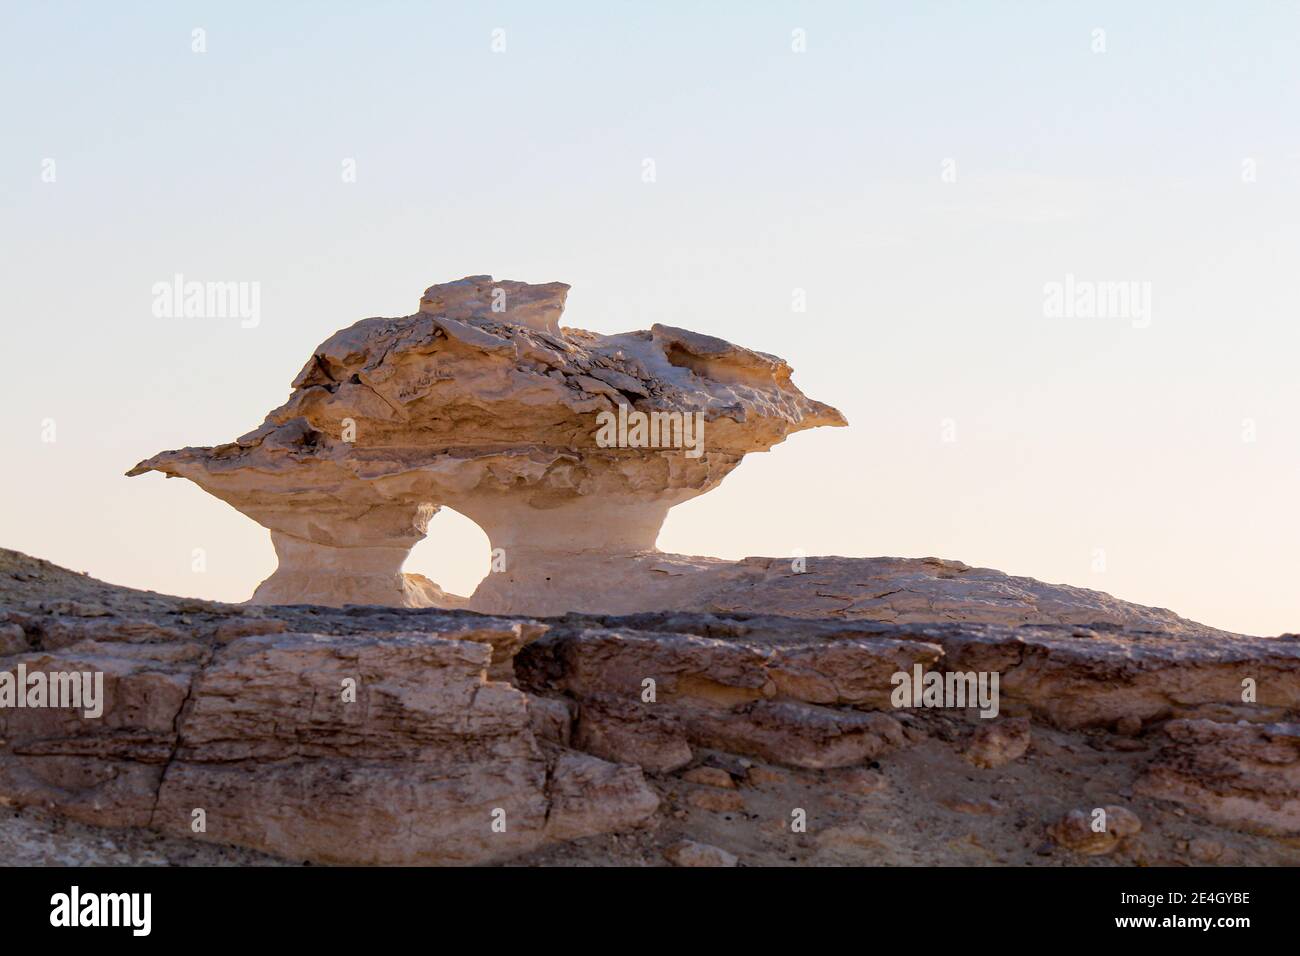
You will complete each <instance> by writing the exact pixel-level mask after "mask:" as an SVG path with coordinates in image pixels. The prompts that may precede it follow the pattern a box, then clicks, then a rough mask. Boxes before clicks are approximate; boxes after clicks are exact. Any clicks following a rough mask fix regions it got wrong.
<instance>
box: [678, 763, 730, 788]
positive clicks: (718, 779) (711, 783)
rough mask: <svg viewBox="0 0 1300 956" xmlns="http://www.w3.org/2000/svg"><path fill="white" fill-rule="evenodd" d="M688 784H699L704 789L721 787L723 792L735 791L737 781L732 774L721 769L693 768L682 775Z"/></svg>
mask: <svg viewBox="0 0 1300 956" xmlns="http://www.w3.org/2000/svg"><path fill="white" fill-rule="evenodd" d="M682 779H683V780H685V781H686V782H688V783H698V784H700V785H701V786H704V787H719V788H721V789H723V790H735V789H736V781H735V780H733V779H732V776H731V774H729V773H727V771H725V770H722V769H721V768H719V767H692V768H691V769H690V770H688V771H686V772H685V773H684V774H682Z"/></svg>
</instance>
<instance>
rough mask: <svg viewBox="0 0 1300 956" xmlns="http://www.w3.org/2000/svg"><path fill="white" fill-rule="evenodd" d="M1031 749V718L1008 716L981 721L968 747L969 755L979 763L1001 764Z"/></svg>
mask: <svg viewBox="0 0 1300 956" xmlns="http://www.w3.org/2000/svg"><path fill="white" fill-rule="evenodd" d="M1028 749H1029V718H1028V717H1008V718H1003V719H1001V720H997V721H995V722H986V723H981V724H980V725H979V727H978V728H977V729H976V730H975V733H974V735H973V736H972V738H971V742H970V743H969V744H968V745H967V747H966V759H967V760H969V761H970V762H971V763H973V764H974V765H975V766H977V767H1001V766H1004V765H1006V764H1009V763H1011V761H1013V760H1018V759H1020V758H1021V757H1023V756H1024V754H1025V751H1026V750H1028Z"/></svg>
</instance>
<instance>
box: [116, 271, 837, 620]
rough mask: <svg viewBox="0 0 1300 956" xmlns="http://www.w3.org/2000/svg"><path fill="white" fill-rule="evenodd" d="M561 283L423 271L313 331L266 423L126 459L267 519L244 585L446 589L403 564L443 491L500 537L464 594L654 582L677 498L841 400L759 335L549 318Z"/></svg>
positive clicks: (412, 598)
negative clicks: (413, 288)
mask: <svg viewBox="0 0 1300 956" xmlns="http://www.w3.org/2000/svg"><path fill="white" fill-rule="evenodd" d="M568 290H569V287H568V286H567V285H565V284H563V283H559V282H555V283H550V284H547V285H529V284H527V283H522V282H513V281H508V280H502V281H496V280H493V279H492V277H491V276H470V277H468V278H465V279H461V280H459V281H457V282H449V283H445V284H443V285H437V286H433V287H431V288H429V289H428V290H426V291H425V293H424V295H423V297H422V298H421V299H420V311H419V312H417V313H415V314H414V315H408V316H405V317H402V318H393V319H388V318H374V319H364V320H362V321H360V322H357V323H356V324H354V325H352V326H350V327H349V328H346V329H343V330H341V331H339V332H336V333H335V334H334V335H332V336H331V337H330V338H329V339H327V340H326V341H325V342H323V343H321V344H320V345H319V346H317V347H316V349H315V350H314V353H313V355H312V357H311V359H310V360H309V361H308V362H307V364H306V366H305V367H304V368H303V369H302V371H301V372H300V373H299V374H298V376H297V378H295V379H294V381H293V389H294V391H293V393H292V394H291V395H290V397H289V400H288V401H287V402H286V403H285V404H284V405H282V406H281V407H280V408H277V409H275V410H274V411H272V412H271V413H270V414H268V415H267V418H266V420H265V421H264V422H263V424H262V425H261V427H259V428H257V429H256V430H254V431H252V432H249V433H248V434H247V435H244V436H242V437H241V438H239V439H237V440H236V441H234V442H230V443H227V444H225V445H218V446H216V447H210V448H184V449H180V450H177V451H170V452H163V453H161V454H159V455H155V456H154V457H153V458H151V459H149V460H148V461H144V462H141V463H140V464H138V465H137V466H136V467H135V468H133V469H131V471H130V472H129V473H128V474H131V475H138V474H142V473H144V472H147V471H159V472H162V473H163V474H165V475H167V476H168V477H184V478H188V479H189V480H191V481H193V482H195V483H196V484H198V485H199V486H200V487H202V488H203V489H204V490H205V491H208V492H209V493H210V494H213V495H215V496H217V497H219V498H221V499H222V500H224V501H226V502H228V503H229V504H231V505H232V506H233V507H235V508H236V509H238V510H239V511H241V512H243V513H244V514H246V515H248V516H249V517H251V518H252V519H253V520H255V521H257V522H259V523H260V524H262V525H263V526H265V527H267V528H269V529H270V530H271V536H272V541H273V543H274V545H275V549H276V553H277V555H278V557H279V559H280V566H279V568H278V569H277V571H276V573H275V574H274V575H273V576H272V577H271V578H269V579H268V580H267V581H265V582H264V583H263V584H262V586H261V587H260V588H259V589H258V591H257V593H256V594H255V595H254V598H253V600H254V601H255V602H257V603H261V604H290V603H308V602H310V603H317V604H332V605H340V604H346V603H373V604H389V605H398V606H410V607H425V606H440V607H447V606H451V605H453V604H455V603H456V599H455V598H454V597H452V596H449V595H446V594H444V593H443V592H442V591H441V590H440V589H438V588H437V587H436V585H433V584H432V583H431V582H427V581H416V580H413V579H412V578H411V577H410V576H404V575H403V574H402V572H401V566H402V562H403V560H404V559H405V557H406V554H407V553H408V552H409V551H410V549H411V547H412V546H413V545H414V544H415V543H416V542H417V541H419V540H420V538H422V537H423V536H424V534H425V532H426V531H427V528H428V522H429V519H430V518H431V517H432V516H433V515H434V514H435V513H436V512H437V510H438V509H439V508H440V507H442V506H443V505H447V506H450V507H453V508H455V509H456V510H457V511H459V512H461V513H462V514H465V515H467V516H468V517H469V518H471V519H472V520H473V521H475V522H477V523H478V524H479V525H480V526H481V527H482V528H483V529H484V531H486V532H487V535H488V537H489V538H490V539H491V542H492V547H493V549H494V550H499V551H500V553H502V554H504V556H505V559H506V560H505V568H504V570H502V571H500V573H496V574H490V575H488V577H487V578H485V579H484V581H483V583H482V584H481V585H480V587H479V589H478V591H477V592H476V594H475V595H474V601H473V607H475V608H476V609H478V610H485V611H492V612H509V613H529V614H552V613H563V612H565V611H569V610H575V609H586V610H601V609H611V610H616V609H617V608H614V607H611V606H610V605H609V600H610V597H611V596H612V595H617V594H620V593H625V592H628V591H632V592H635V591H636V590H637V589H638V588H639V587H640V586H641V585H642V584H643V583H644V584H645V585H647V586H652V585H654V584H656V583H657V579H658V578H659V576H658V575H656V574H654V573H653V572H652V571H650V570H648V569H647V568H645V567H644V566H643V564H642V563H641V562H639V560H638V559H639V558H640V557H643V556H645V555H654V554H656V553H657V552H656V549H655V538H656V537H657V535H658V533H659V527H660V525H662V524H663V521H664V518H665V517H666V516H667V514H668V510H669V509H670V508H671V507H672V506H673V505H676V504H679V503H680V502H682V501H685V500H687V499H689V498H693V497H695V496H697V495H699V494H702V493H704V492H706V491H709V490H710V489H712V488H714V487H716V486H717V484H718V483H719V482H721V481H722V479H723V478H724V477H725V476H726V475H727V474H728V473H729V472H730V471H731V470H732V469H733V468H735V467H736V465H738V464H739V463H740V460H741V458H743V457H744V455H746V454H747V453H749V452H752V451H766V450H768V449H769V448H771V447H772V446H773V445H775V444H777V443H778V442H781V441H783V440H784V439H785V437H786V436H787V435H789V434H790V433H792V432H795V431H799V430H802V429H805V428H813V427H816V426H819V425H843V424H845V422H844V418H843V416H842V415H840V413H839V412H837V411H836V410H835V409H833V408H831V407H830V406H828V405H823V404H821V403H820V402H815V401H812V400H811V399H808V398H806V397H805V396H804V395H803V393H802V392H800V391H799V390H798V389H797V388H796V387H795V386H794V385H793V383H792V382H791V381H790V375H791V370H790V367H789V366H788V365H787V364H786V363H785V362H784V361H782V360H781V359H779V358H776V357H775V356H771V355H765V354H763V353H759V352H753V351H750V350H749V349H745V348H741V347H739V346H736V345H732V344H731V343H729V342H724V341H723V340H721V339H716V338H713V337H711V336H706V335H700V334H697V333H694V332H689V331H687V330H684V329H677V328H673V327H671V326H666V325H655V326H654V327H653V328H652V329H650V330H649V331H641V332H628V333H624V334H621V335H613V336H605V335H597V334H595V333H592V332H586V331H583V330H580V329H565V328H561V327H560V325H559V316H560V314H561V312H562V311H563V308H564V301H565V298H566V296H567V294H568ZM602 413H604V414H602ZM633 416H636V418H633ZM615 418H616V419H617V428H616V431H617V434H612V433H613V432H614V431H615V430H612V429H610V428H609V422H610V420H612V419H615ZM640 419H644V422H645V425H644V426H642V425H641V424H639V420H640ZM629 421H631V425H629ZM701 428H703V429H704V431H703V432H701V431H700V429H701ZM651 430H652V431H653V435H652V434H650V433H649V432H650V431H651ZM665 431H666V432H667V434H666V435H665V434H663V432H665ZM611 436H612V437H613V438H615V439H616V442H615V443H614V444H612V445H611V441H610V438H611Z"/></svg>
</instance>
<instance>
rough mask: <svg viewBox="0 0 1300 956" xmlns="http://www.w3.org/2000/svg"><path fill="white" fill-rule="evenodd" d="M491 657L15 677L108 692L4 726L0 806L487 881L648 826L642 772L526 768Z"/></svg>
mask: <svg viewBox="0 0 1300 956" xmlns="http://www.w3.org/2000/svg"><path fill="white" fill-rule="evenodd" d="M487 626H488V625H485V624H483V623H481V622H480V623H479V624H478V625H477V627H476V629H475V630H476V631H477V632H479V633H481V632H482V631H483V630H484V629H485V628H486V627H487ZM96 633H97V634H98V633H99V631H98V630H97V631H96ZM506 633H507V634H512V635H513V628H512V627H507V629H506ZM492 653H493V650H492V647H491V645H489V644H487V643H474V642H470V641H461V640H448V639H445V638H442V637H437V636H428V635H412V634H404V635H386V636H371V635H349V636H330V635H319V634H303V633H283V634H274V635H264V636H253V637H244V638H237V639H235V640H233V641H229V642H226V643H216V642H215V641H214V643H213V644H212V645H210V646H208V645H202V644H195V643H185V644H174V643H154V644H135V643H130V641H129V639H128V640H124V641H120V642H116V643H113V642H97V641H93V640H86V641H83V642H80V643H77V644H75V645H73V646H71V647H66V648H61V649H58V650H56V651H54V652H50V653H47V652H33V653H29V654H22V655H18V656H17V657H9V658H6V659H5V660H4V661H3V665H4V669H9V668H15V667H16V666H17V664H18V663H20V662H21V663H22V664H23V665H24V666H25V667H26V668H27V669H28V671H36V670H40V671H42V672H60V671H63V672H71V671H77V672H79V671H98V672H101V673H103V674H104V675H105V677H104V698H105V700H104V707H103V715H102V717H100V718H98V719H94V718H91V717H88V716H85V715H84V714H82V713H79V712H69V711H68V710H58V709H51V708H36V709H3V710H0V738H3V741H4V743H3V744H2V745H0V795H2V796H3V797H4V799H6V800H7V801H9V802H11V803H13V804H16V805H38V806H43V807H47V808H50V809H54V810H57V811H58V812H60V813H63V814H65V815H67V816H69V817H72V818H73V819H77V820H81V821H84V822H88V823H95V824H100V825H109V826H138V827H142V826H148V827H151V828H153V829H156V830H159V831H161V832H163V833H167V834H171V835H175V836H183V837H188V838H192V839H199V840H207V841H212V842H216V843H226V844H235V845H239V846H246V847H251V848H255V849H259V850H263V851H268V852H271V853H275V854H277V855H280V856H284V857H287V858H289V859H299V860H312V861H317V862H325V863H364V864H374V863H381V864H413V863H439V864H446V863H478V862H486V861H492V860H498V859H506V858H509V857H511V856H515V855H518V854H519V853H522V852H527V851H528V850H531V849H534V848H536V847H537V846H540V845H541V844H543V843H544V842H551V841H557V840H571V839H576V838H577V837H580V836H589V835H594V834H596V833H603V832H608V830H610V829H626V828H628V827H632V826H636V825H638V824H639V823H641V822H642V821H644V820H646V819H647V818H649V817H650V816H652V815H653V813H654V810H655V808H656V806H657V798H656V797H655V796H654V794H653V793H652V792H651V791H650V790H649V789H648V788H647V787H646V786H645V783H644V782H643V780H642V779H641V772H640V770H639V769H637V768H635V767H631V766H617V765H614V764H610V763H607V762H605V761H602V760H599V759H597V758H595V757H592V756H589V755H586V754H574V753H571V752H566V751H563V750H560V751H557V752H555V753H553V754H548V753H546V752H544V751H542V750H541V749H539V747H538V744H537V741H536V737H535V735H534V732H533V730H532V726H533V724H532V721H531V720H530V713H529V707H528V702H527V698H526V697H525V695H524V694H523V693H522V692H520V691H519V690H516V689H515V688H513V687H511V686H509V685H508V684H505V683H498V682H494V681H491V680H489V679H487V671H488V668H489V664H490V661H491V656H492ZM349 682H351V683H352V685H353V690H354V693H355V696H352V695H350V694H349V693H348V691H349V687H348V684H349ZM196 810H198V811H202V819H203V822H204V827H203V829H201V830H198V831H196V830H195V829H194V823H195V820H196V815H195V811H196ZM497 823H500V824H501V826H500V827H497V826H494V824H497Z"/></svg>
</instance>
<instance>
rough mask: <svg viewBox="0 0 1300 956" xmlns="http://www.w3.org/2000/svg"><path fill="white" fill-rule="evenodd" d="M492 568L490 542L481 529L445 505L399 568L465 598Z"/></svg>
mask: <svg viewBox="0 0 1300 956" xmlns="http://www.w3.org/2000/svg"><path fill="white" fill-rule="evenodd" d="M491 567H492V545H491V543H490V542H489V541H488V536H487V535H486V534H485V533H484V531H483V529H482V528H480V527H479V526H478V525H476V524H475V523H474V522H473V521H471V520H470V519H469V518H466V517H465V516H464V515H463V514H461V513H460V512H459V511H452V510H451V509H450V508H446V507H444V508H443V509H442V510H441V511H439V512H438V513H437V514H436V515H434V516H433V520H432V521H430V522H429V533H428V534H427V535H425V538H424V540H423V541H421V542H420V543H419V544H417V545H416V546H415V547H414V548H412V549H411V553H410V554H409V555H407V556H406V563H405V564H404V565H402V570H403V571H405V572H406V573H407V574H423V575H424V576H425V577H426V578H428V579H429V580H430V581H432V582H433V583H434V584H436V585H438V587H440V588H442V589H443V590H444V591H447V592H448V593H450V594H460V595H463V596H465V597H468V596H469V595H471V594H473V593H474V589H475V588H476V587H478V583H479V582H480V581H482V580H483V579H484V578H485V577H487V574H488V571H489V570H491Z"/></svg>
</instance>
